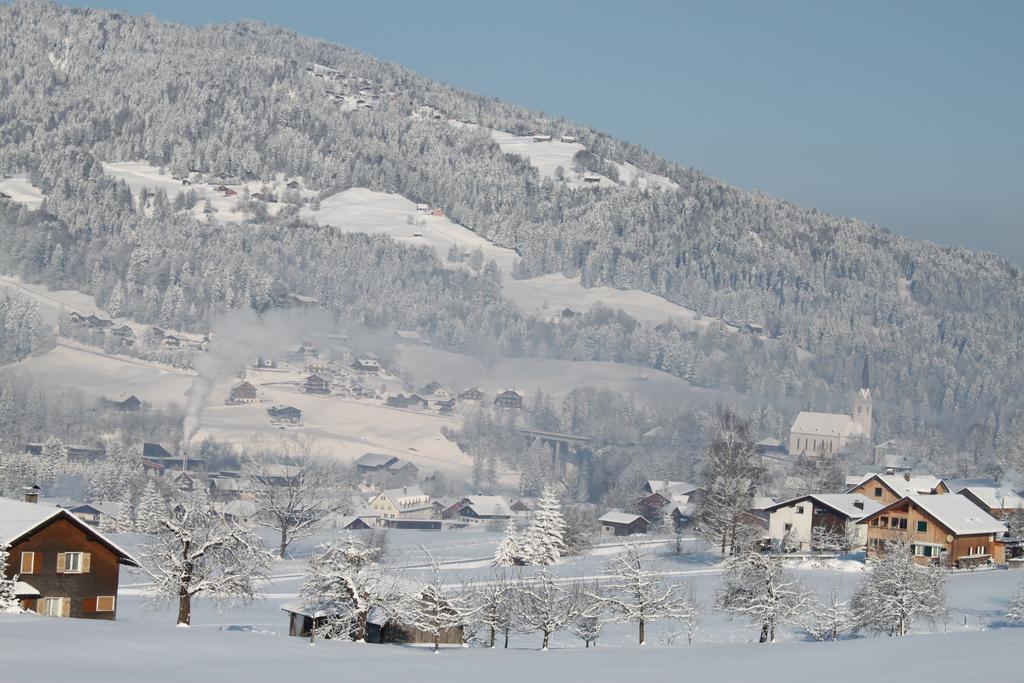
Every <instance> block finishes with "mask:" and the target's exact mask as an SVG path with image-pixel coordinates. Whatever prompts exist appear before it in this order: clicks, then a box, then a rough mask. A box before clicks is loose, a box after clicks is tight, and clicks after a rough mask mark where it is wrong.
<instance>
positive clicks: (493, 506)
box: [445, 496, 514, 521]
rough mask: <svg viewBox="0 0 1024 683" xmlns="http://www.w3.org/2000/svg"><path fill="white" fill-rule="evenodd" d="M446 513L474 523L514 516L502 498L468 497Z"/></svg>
mask: <svg viewBox="0 0 1024 683" xmlns="http://www.w3.org/2000/svg"><path fill="white" fill-rule="evenodd" d="M445 513H446V514H448V515H449V516H458V517H461V518H463V519H466V520H472V521H492V520H506V519H508V518H510V517H512V515H513V514H514V513H513V512H512V508H511V506H509V504H508V503H507V502H506V501H505V499H504V498H503V497H501V496H466V497H465V498H463V499H462V500H460V501H459V502H458V503H457V504H456V505H454V506H450V507H449V509H448V510H446V511H445Z"/></svg>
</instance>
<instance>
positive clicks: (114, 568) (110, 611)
mask: <svg viewBox="0 0 1024 683" xmlns="http://www.w3.org/2000/svg"><path fill="white" fill-rule="evenodd" d="M0 543H6V544H7V545H8V546H9V547H8V552H9V557H8V566H7V567H6V568H3V569H4V573H5V575H6V576H7V577H13V576H15V575H17V576H18V578H19V581H20V582H21V584H22V585H23V586H24V588H23V589H21V590H20V592H19V597H20V598H21V606H22V608H23V609H27V610H32V611H35V612H38V613H40V614H44V615H47V616H54V617H75V618H82V619H114V618H115V617H116V615H117V583H118V576H119V573H120V567H121V565H127V566H129V567H137V566H139V564H138V562H137V561H136V560H135V559H134V558H132V556H131V555H129V554H128V553H127V552H125V551H124V550H122V549H121V548H119V547H118V546H117V545H115V544H114V543H113V542H112V541H110V540H109V539H107V538H106V537H105V536H104V535H103V534H101V533H100V532H99V531H97V530H96V529H94V528H92V527H90V526H89V525H87V524H86V523H85V522H83V521H82V520H81V519H79V518H77V517H75V516H74V515H73V514H71V512H69V511H68V510H65V509H62V508H58V507H54V506H50V505H45V504H40V503H26V502H20V501H13V500H7V499H0Z"/></svg>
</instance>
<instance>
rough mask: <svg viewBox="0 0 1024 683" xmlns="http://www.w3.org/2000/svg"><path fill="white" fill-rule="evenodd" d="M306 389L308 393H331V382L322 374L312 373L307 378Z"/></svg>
mask: <svg viewBox="0 0 1024 683" xmlns="http://www.w3.org/2000/svg"><path fill="white" fill-rule="evenodd" d="M305 391H306V393H307V394H329V393H331V383H330V382H329V381H328V380H326V379H324V378H323V377H321V376H320V375H310V376H309V377H307V378H306V384H305Z"/></svg>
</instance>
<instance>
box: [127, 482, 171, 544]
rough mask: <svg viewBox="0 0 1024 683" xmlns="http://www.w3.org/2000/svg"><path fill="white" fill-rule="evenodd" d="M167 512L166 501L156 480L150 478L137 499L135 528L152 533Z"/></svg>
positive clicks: (156, 529) (157, 528)
mask: <svg viewBox="0 0 1024 683" xmlns="http://www.w3.org/2000/svg"><path fill="white" fill-rule="evenodd" d="M166 514H167V501H166V500H164V497H163V495H161V493H160V489H158V488H157V487H156V482H155V481H153V480H150V481H149V482H147V483H146V488H145V489H143V491H142V497H141V498H140V499H139V512H138V514H137V515H136V516H135V530H136V531H141V532H142V533H146V534H153V533H156V532H157V531H159V530H160V520H161V519H162V518H163V517H164V516H165V515H166Z"/></svg>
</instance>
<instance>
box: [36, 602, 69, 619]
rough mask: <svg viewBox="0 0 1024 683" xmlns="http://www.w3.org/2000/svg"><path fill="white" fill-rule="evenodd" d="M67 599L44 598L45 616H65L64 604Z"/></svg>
mask: <svg viewBox="0 0 1024 683" xmlns="http://www.w3.org/2000/svg"><path fill="white" fill-rule="evenodd" d="M66 600H67V598H43V612H42V613H43V616H47V617H62V616H64V603H65V601H66Z"/></svg>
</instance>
